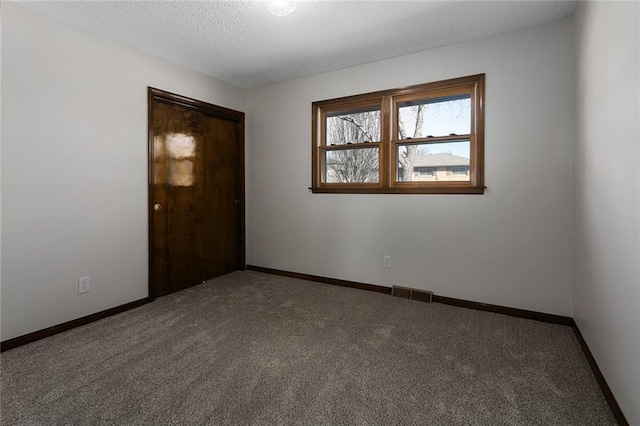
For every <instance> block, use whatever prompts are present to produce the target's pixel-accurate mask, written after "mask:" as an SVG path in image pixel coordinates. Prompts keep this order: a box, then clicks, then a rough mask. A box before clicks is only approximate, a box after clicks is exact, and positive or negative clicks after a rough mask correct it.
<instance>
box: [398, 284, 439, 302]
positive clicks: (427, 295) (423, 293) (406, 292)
mask: <svg viewBox="0 0 640 426" xmlns="http://www.w3.org/2000/svg"><path fill="white" fill-rule="evenodd" d="M391 295H392V296H394V297H402V298H403V299H412V300H419V301H421V302H427V303H431V302H432V301H433V292H432V291H427V290H418V289H417V288H410V287H401V286H399V285H394V286H393V287H391Z"/></svg>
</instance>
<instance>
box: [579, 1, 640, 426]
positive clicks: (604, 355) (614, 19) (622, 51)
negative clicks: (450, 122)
mask: <svg viewBox="0 0 640 426" xmlns="http://www.w3.org/2000/svg"><path fill="white" fill-rule="evenodd" d="M639 17H640V10H639V7H638V3H636V2H625V3H623V2H580V4H579V5H578V9H577V11H576V14H575V42H576V44H575V54H576V58H575V69H576V73H575V95H576V98H575V99H576V101H575V104H576V122H575V123H576V124H575V133H576V145H575V161H574V169H575V206H574V234H575V243H574V247H575V249H574V318H575V320H576V323H577V324H578V327H579V328H580V330H581V332H582V334H583V336H584V338H585V340H586V342H587V344H588V345H589V348H590V349H591V352H592V353H593V355H594V358H595V359H596V361H597V363H598V366H599V367H600V370H601V371H602V373H603V374H604V376H605V378H606V380H607V383H608V384H609V386H610V387H611V390H612V391H613V393H614V395H615V396H616V399H617V401H618V403H619V404H620V407H621V408H622V411H623V412H624V414H625V416H626V417H627V420H628V421H629V423H630V424H632V425H640V275H639V273H638V265H639V263H640V250H639V237H640V230H639V223H640V210H639V200H638V197H639V194H640V182H639V179H640V176H639V173H638V170H639V167H638V164H640V154H639V150H638V139H639V136H640V135H639V133H638V122H639V120H640V110H639V108H638V100H639V98H640V88H639V85H638V79H639V75H640V70H639V68H638V37H639V33H638V24H639V22H640V18H639Z"/></svg>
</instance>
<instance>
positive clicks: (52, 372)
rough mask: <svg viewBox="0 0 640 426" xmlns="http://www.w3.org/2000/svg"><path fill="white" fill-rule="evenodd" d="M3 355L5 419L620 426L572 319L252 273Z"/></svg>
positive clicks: (15, 421)
mask: <svg viewBox="0 0 640 426" xmlns="http://www.w3.org/2000/svg"><path fill="white" fill-rule="evenodd" d="M1 363H2V364H1V366H2V377H1V400H2V405H1V407H2V414H1V415H2V417H1V423H2V424H6V425H19V424H25V425H26V424H29V425H30V424H40V425H54V424H216V425H219V424H241V425H249V424H252V425H262V424H384V425H389V424H407V425H409V424H437V425H499V424H505V425H554V424H556V425H608V424H615V420H614V418H613V415H612V413H611V412H610V410H609V408H608V406H607V404H606V402H605V400H604V398H603V396H602V394H601V392H600V389H599V388H598V385H597V383H596V380H595V378H594V376H593V374H592V373H591V371H590V369H589V366H588V364H587V361H586V359H585V357H584V355H583V354H582V352H581V350H580V347H579V345H578V342H577V340H576V339H575V337H574V336H573V332H572V330H571V329H570V328H569V327H565V326H559V325H552V324H545V323H540V322H535V321H529V320H524V319H519V318H513V317H508V316H503V315H498V314H492V313H486V312H479V311H473V310H468V309H462V308H456V307H451V306H446V305H441V304H437V303H434V304H427V303H423V302H417V301H411V300H405V299H399V298H393V297H391V296H387V295H383V294H378V293H371V292H366V291H362V290H355V289H349V288H343V287H336V286H330V285H325V284H318V283H310V282H306V281H301V280H295V279H289V278H282V277H277V276H272V275H267V274H261V273H257V272H235V273H232V274H230V275H226V276H224V277H220V278H217V279H215V280H211V281H209V282H208V283H206V284H203V285H200V286H197V287H194V288H191V289H189V290H185V291H183V292H180V293H176V294H173V295H170V296H167V297H164V298H160V299H158V300H156V301H155V302H153V303H151V304H148V305H145V306H142V307H140V308H137V309H135V310H132V311H128V312H125V313H123V314H119V315H117V316H113V317H110V318H106V319H104V320H101V321H98V322H95V323H92V324H90V325H87V326H84V327H80V328H77V329H74V330H71V331H68V332H66V333H62V334H59V335H56V336H53V337H50V338H47V339H44V340H41V341H38V342H35V343H32V344H30V345H26V346H23V347H20V348H17V349H13V350H10V351H7V352H4V353H3V354H2V355H1Z"/></svg>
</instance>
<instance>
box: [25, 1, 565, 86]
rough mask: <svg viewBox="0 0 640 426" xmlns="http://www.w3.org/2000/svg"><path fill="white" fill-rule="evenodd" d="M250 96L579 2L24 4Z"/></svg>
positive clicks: (547, 16) (556, 15)
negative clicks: (280, 9)
mask: <svg viewBox="0 0 640 426" xmlns="http://www.w3.org/2000/svg"><path fill="white" fill-rule="evenodd" d="M18 3H20V4H21V5H23V6H25V7H27V8H29V9H32V10H35V11H38V12H41V13H44V14H46V15H49V16H52V17H54V18H57V19H60V20H62V21H65V22H68V23H71V24H74V25H77V26H79V27H82V28H86V29H88V30H89V31H92V32H95V33H98V34H102V35H104V36H107V37H109V38H112V39H115V40H118V41H120V42H122V43H125V44H128V45H131V46H134V47H137V48H139V49H142V50H144V51H147V52H150V53H152V54H154V55H157V56H160V57H163V58H166V59H169V60H171V61H173V62H177V63H179V64H182V65H185V66H187V67H189V68H192V69H196V70H198V71H201V72H203V73H206V74H209V75H211V76H214V77H217V78H219V79H221V80H224V81H227V82H229V83H232V84H235V85H237V86H240V87H244V88H252V87H257V86H262V85H265V84H269V83H275V82H279V81H285V80H290V79H293V78H298V77H303V76H307V75H311V74H317V73H320V72H325V71H332V70H336V69H341V68H346V67H350V66H354V65H359V64H364V63H368V62H373V61H376V60H380V59H386V58H391V57H394V56H400V55H405V54H408V53H414V52H419V51H422V50H427V49H431V48H434V47H438V46H444V45H447V44H453V43H457V42H460V41H464V40H470V39H474V38H478V37H484V36H488V35H491V34H497V33H501V32H505V31H509V30H513V29H519V28H525V27H530V26H534V25H538V24H542V23H545V22H549V21H553V20H557V19H561V18H564V17H567V16H570V15H571V14H572V13H573V10H574V9H575V6H576V2H575V1H526V0H520V1H492V2H485V1H298V2H296V4H297V9H296V11H295V12H294V13H293V14H291V15H289V16H286V17H281V18H279V17H276V16H273V15H271V14H270V13H269V12H268V10H267V5H268V3H266V2H259V1H237V0H236V1H215V0H214V1H211V0H209V1H95V0H92V1H89V0H85V1H44V2H39V1H20V2H18Z"/></svg>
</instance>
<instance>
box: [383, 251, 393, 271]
mask: <svg viewBox="0 0 640 426" xmlns="http://www.w3.org/2000/svg"><path fill="white" fill-rule="evenodd" d="M382 266H383V267H385V268H386V269H391V256H389V255H386V254H385V255H384V257H383V258H382Z"/></svg>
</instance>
